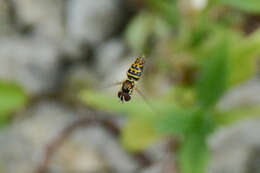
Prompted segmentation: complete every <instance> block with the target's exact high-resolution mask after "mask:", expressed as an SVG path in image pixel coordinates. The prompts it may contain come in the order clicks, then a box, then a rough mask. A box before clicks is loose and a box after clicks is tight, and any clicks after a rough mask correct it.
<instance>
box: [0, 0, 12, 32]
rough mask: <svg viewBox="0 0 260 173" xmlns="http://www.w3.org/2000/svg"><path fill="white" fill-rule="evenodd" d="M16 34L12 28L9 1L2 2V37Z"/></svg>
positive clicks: (0, 29) (0, 25)
mask: <svg viewBox="0 0 260 173" xmlns="http://www.w3.org/2000/svg"><path fill="white" fill-rule="evenodd" d="M7 34H14V30H13V29H12V27H11V21H10V14H9V4H8V1H5V0H0V36H1V35H7Z"/></svg>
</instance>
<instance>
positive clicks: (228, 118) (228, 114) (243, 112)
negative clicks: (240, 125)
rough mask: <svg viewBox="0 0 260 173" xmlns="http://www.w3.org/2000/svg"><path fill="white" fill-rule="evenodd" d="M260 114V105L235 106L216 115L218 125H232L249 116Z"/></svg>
mask: <svg viewBox="0 0 260 173" xmlns="http://www.w3.org/2000/svg"><path fill="white" fill-rule="evenodd" d="M258 116H260V105H255V106H246V107H239V108H233V109H231V110H226V111H222V112H217V113H216V114H215V115H214V118H215V121H216V123H217V124H218V125H230V124H232V123H235V122H237V121H241V120H244V119H247V118H253V117H258Z"/></svg>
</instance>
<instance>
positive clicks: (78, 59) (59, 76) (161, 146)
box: [0, 0, 260, 173]
mask: <svg viewBox="0 0 260 173" xmlns="http://www.w3.org/2000/svg"><path fill="white" fill-rule="evenodd" d="M141 8H142V5H141V3H140V2H139V1H134V0H132V1H131V0H128V1H127V0H126V1H123V0H0V78H1V80H8V81H15V82H17V83H19V84H20V85H21V86H22V87H23V88H24V89H25V91H26V92H27V93H28V95H29V96H30V98H31V99H30V102H29V104H28V105H27V106H26V107H25V108H24V109H23V110H21V111H19V112H16V113H15V115H14V116H13V119H12V123H11V124H10V125H8V126H7V127H3V128H2V129H1V130H0V172H1V173H30V172H34V171H35V169H36V167H37V166H38V165H39V164H40V163H41V162H42V159H43V156H44V152H45V149H46V145H47V144H48V143H49V142H50V141H51V140H52V139H53V138H54V137H55V136H57V134H59V133H60V132H61V131H62V129H63V128H64V127H66V126H68V125H69V124H70V123H72V122H74V121H76V120H78V119H79V118H80V117H84V116H86V115H88V114H89V109H88V108H86V107H82V106H81V105H79V104H77V103H75V102H74V98H75V97H77V95H76V91H78V90H79V89H81V88H83V87H89V88H95V87H101V86H105V85H107V84H109V83H111V81H112V82H115V81H118V80H121V79H122V78H124V75H125V70H126V69H127V67H128V66H129V63H131V62H132V61H133V57H134V56H135V55H136V52H134V51H133V50H131V49H129V47H128V45H127V43H126V42H125V40H124V38H125V37H124V31H125V30H126V28H127V25H128V23H129V22H130V21H131V19H132V17H133V16H134V15H135V14H136V13H137V12H138V10H140V9H141ZM162 84H163V86H159V87H158V88H157V89H158V90H162V91H163V90H164V89H165V88H167V87H168V85H169V84H168V83H167V81H166V82H164V83H162ZM259 84H260V83H259V81H258V79H252V80H250V81H249V82H248V83H246V84H244V85H242V86H240V87H238V88H236V89H235V90H234V91H233V90H232V91H231V92H229V93H228V94H227V95H226V96H225V97H224V98H223V99H222V101H221V103H220V104H219V107H222V108H223V109H225V107H232V106H237V105H239V104H244V103H246V104H251V103H252V104H259V103H260V97H259V95H258V94H257V93H259V92H260V87H259V86H260V85H259ZM117 89H118V88H115V89H114V90H113V89H112V90H109V91H110V92H115V91H116V90H117ZM115 95H116V94H115ZM99 114H102V116H103V114H105V116H107V115H106V114H107V113H104V112H99ZM109 116H110V118H109V119H111V121H112V122H113V124H114V125H115V126H117V127H120V126H121V125H122V124H124V122H125V121H126V119H125V118H123V117H118V116H114V115H109ZM259 134H260V120H259V119H257V118H256V119H253V120H252V119H249V120H247V121H243V122H240V123H238V124H235V125H233V126H229V127H227V128H223V129H220V130H219V131H217V132H216V133H215V134H214V135H212V137H211V139H210V141H209V143H210V147H211V150H212V151H213V154H212V156H213V158H212V161H211V163H210V167H209V171H208V172H209V173H259V172H260V166H259V165H260V138H259ZM174 162H175V158H174V157H173V155H172V153H170V152H169V149H168V146H167V140H165V141H161V142H160V143H157V144H156V145H154V146H152V147H151V148H148V149H147V150H146V151H145V152H144V153H137V154H133V153H130V152H127V151H126V150H125V149H124V147H122V146H121V144H120V141H119V139H118V136H117V135H116V133H114V132H113V131H110V130H108V128H104V126H102V125H100V124H99V125H91V126H88V127H87V128H81V129H79V130H77V131H75V132H74V133H73V134H72V135H71V136H70V137H69V138H68V139H67V140H66V141H65V142H64V144H63V145H62V146H61V148H59V149H58V151H57V152H56V154H55V155H54V157H53V158H52V159H51V160H50V161H49V165H48V172H50V173H170V172H177V170H178V169H176V165H174Z"/></svg>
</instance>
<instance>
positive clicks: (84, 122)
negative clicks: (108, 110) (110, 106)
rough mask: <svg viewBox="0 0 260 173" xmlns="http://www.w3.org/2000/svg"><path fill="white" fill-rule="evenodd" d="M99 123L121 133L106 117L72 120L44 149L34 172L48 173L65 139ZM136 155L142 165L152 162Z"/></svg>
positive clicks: (113, 131)
mask: <svg viewBox="0 0 260 173" xmlns="http://www.w3.org/2000/svg"><path fill="white" fill-rule="evenodd" d="M94 124H99V125H102V127H104V128H106V129H107V130H108V131H109V132H110V133H112V134H113V135H115V136H117V137H118V136H119V135H120V129H119V127H118V126H117V125H115V123H114V122H113V121H112V120H110V119H108V118H104V117H102V116H101V117H100V116H93V117H82V118H79V119H78V120H76V121H74V122H72V123H71V124H69V125H68V126H67V127H65V128H64V129H63V130H62V131H61V132H60V133H59V134H58V135H57V137H55V138H54V139H53V140H52V141H51V142H50V143H49V144H48V145H47V146H46V149H45V151H44V155H43V158H42V161H41V162H40V164H39V165H38V166H37V167H36V170H35V171H34V173H46V172H47V170H48V165H49V163H50V160H51V158H52V157H53V156H54V154H55V153H56V152H57V150H58V149H59V148H60V146H61V145H62V144H63V143H64V142H65V140H66V139H67V138H68V137H69V136H70V135H71V134H72V133H73V132H74V131H75V130H77V129H79V128H83V127H84V128H86V127H88V126H89V125H94ZM134 157H135V158H136V159H137V160H138V161H139V163H140V164H141V165H142V166H144V167H145V166H148V165H149V164H151V161H150V159H149V158H148V157H147V156H146V155H145V154H144V153H139V154H134Z"/></svg>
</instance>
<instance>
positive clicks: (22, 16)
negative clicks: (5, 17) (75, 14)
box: [12, 0, 64, 39]
mask: <svg viewBox="0 0 260 173" xmlns="http://www.w3.org/2000/svg"><path fill="white" fill-rule="evenodd" d="M12 1H13V3H14V6H15V7H14V8H15V9H16V14H17V15H16V17H17V18H18V19H17V22H19V23H18V24H19V25H21V26H23V27H28V26H29V27H33V29H34V31H35V32H36V34H40V35H43V36H45V37H47V38H49V39H61V38H62V37H64V25H63V24H62V22H63V21H64V20H63V18H64V16H63V14H62V8H63V3H64V1H63V0H12Z"/></svg>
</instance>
